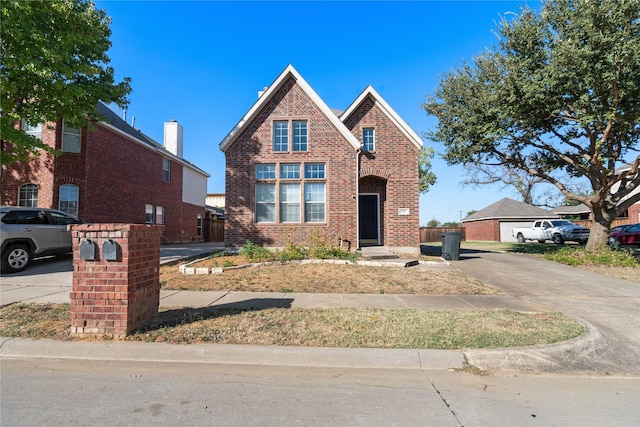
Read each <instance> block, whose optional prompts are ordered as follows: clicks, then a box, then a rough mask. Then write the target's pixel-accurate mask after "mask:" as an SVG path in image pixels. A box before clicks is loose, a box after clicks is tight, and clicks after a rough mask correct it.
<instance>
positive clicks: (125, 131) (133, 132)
mask: <svg viewBox="0 0 640 427" xmlns="http://www.w3.org/2000/svg"><path fill="white" fill-rule="evenodd" d="M98 113H99V114H101V115H102V117H103V118H104V120H103V121H102V122H101V124H103V125H105V126H106V127H108V128H109V129H111V130H113V131H115V132H117V133H120V134H121V135H124V136H127V137H129V138H130V139H132V140H134V141H135V142H137V143H139V144H143V145H146V146H147V148H151V149H152V150H155V151H158V152H160V153H161V154H162V155H163V156H165V157H169V158H171V160H174V161H176V162H178V163H181V164H182V165H184V166H187V167H189V168H191V169H193V170H194V171H196V172H199V173H201V174H203V175H205V176H207V177H210V176H211V175H209V174H208V173H207V172H205V171H203V170H202V169H200V168H199V167H197V166H196V165H194V164H193V163H191V162H189V161H187V160H185V159H184V158H182V157H178V156H176V155H174V154H173V153H171V152H170V151H169V150H167V149H166V148H165V147H164V146H163V145H162V144H160V143H158V142H156V141H154V140H153V139H152V138H151V137H149V136H147V135H145V134H144V133H142V132H140V131H139V130H138V129H136V128H134V127H133V126H130V125H129V124H128V123H127V122H126V121H124V120H122V119H121V118H120V116H118V115H117V114H116V113H114V112H113V111H112V110H111V109H110V108H109V107H107V106H106V105H104V104H103V103H101V102H99V103H98Z"/></svg>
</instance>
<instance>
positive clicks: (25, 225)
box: [0, 206, 81, 273]
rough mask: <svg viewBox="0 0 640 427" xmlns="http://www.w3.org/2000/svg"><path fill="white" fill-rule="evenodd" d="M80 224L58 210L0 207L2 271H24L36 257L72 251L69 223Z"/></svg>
mask: <svg viewBox="0 0 640 427" xmlns="http://www.w3.org/2000/svg"><path fill="white" fill-rule="evenodd" d="M80 223H81V221H80V220H79V219H78V218H76V217H74V216H72V215H69V214H67V213H65V212H62V211H59V210H56V209H46V208H30V207H16V206H2V207H0V239H1V241H2V246H1V250H2V254H1V257H2V262H1V267H2V271H3V272H4V273H15V272H18V271H22V270H24V269H25V268H27V266H28V265H29V264H30V263H31V260H32V259H33V257H34V256H41V255H56V254H64V253H68V252H71V250H72V245H71V231H70V230H69V227H68V225H69V224H80Z"/></svg>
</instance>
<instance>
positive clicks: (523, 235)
mask: <svg viewBox="0 0 640 427" xmlns="http://www.w3.org/2000/svg"><path fill="white" fill-rule="evenodd" d="M511 235H512V236H513V237H515V238H516V240H518V242H519V243H524V242H526V241H527V240H537V241H538V242H540V243H544V242H545V241H547V240H553V243H555V244H557V245H561V244H563V243H564V242H578V243H580V244H585V243H587V240H588V239H589V229H588V228H587V227H582V226H580V225H576V224H574V223H572V222H571V221H568V220H566V219H545V220H540V221H534V222H533V225H531V227H528V228H523V227H516V228H514V229H513V230H512V231H511Z"/></svg>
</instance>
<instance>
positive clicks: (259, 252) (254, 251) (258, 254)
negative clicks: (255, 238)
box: [240, 240, 274, 262]
mask: <svg viewBox="0 0 640 427" xmlns="http://www.w3.org/2000/svg"><path fill="white" fill-rule="evenodd" d="M240 255H242V256H244V257H245V258H247V259H248V260H249V261H251V262H260V261H270V260H272V259H274V254H273V253H272V252H271V251H270V250H269V249H267V248H263V247H262V246H258V245H256V244H255V243H253V242H251V241H250V240H247V241H246V242H244V245H243V246H242V249H240Z"/></svg>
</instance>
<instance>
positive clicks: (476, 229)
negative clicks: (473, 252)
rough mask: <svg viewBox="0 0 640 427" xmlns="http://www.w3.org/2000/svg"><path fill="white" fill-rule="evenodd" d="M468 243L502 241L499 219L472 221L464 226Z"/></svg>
mask: <svg viewBox="0 0 640 427" xmlns="http://www.w3.org/2000/svg"><path fill="white" fill-rule="evenodd" d="M462 226H463V227H464V228H465V236H466V240H467V241H474V240H478V241H491V242H499V241H500V222H499V221H498V220H497V219H487V220H483V221H470V222H465V223H464V224H462Z"/></svg>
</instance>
